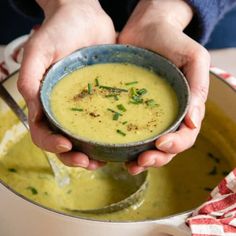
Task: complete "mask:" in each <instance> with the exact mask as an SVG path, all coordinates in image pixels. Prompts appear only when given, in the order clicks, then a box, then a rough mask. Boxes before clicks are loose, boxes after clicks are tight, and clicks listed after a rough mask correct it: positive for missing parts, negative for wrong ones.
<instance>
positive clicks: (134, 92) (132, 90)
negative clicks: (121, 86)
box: [130, 87, 138, 97]
mask: <svg viewBox="0 0 236 236" xmlns="http://www.w3.org/2000/svg"><path fill="white" fill-rule="evenodd" d="M130 95H131V97H133V96H137V95H138V94H137V90H136V88H134V87H132V88H131V89H130Z"/></svg>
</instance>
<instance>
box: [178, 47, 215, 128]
mask: <svg viewBox="0 0 236 236" xmlns="http://www.w3.org/2000/svg"><path fill="white" fill-rule="evenodd" d="M209 67H210V57H209V54H208V52H207V51H206V49H204V48H203V47H202V46H198V47H197V48H196V49H195V51H194V52H193V53H192V55H191V60H188V61H187V63H186V64H185V65H184V66H183V72H184V74H185V75H186V78H187V79H188V82H189V86H190V90H191V100H190V104H189V109H188V113H187V115H186V117H185V123H186V125H187V126H188V127H190V128H196V127H197V126H198V125H200V124H201V121H202V119H203V117H204V114H205V102H206V99H207V95H208V89H209ZM199 121H200V122H199Z"/></svg>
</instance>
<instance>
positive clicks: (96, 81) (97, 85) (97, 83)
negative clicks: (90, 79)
mask: <svg viewBox="0 0 236 236" xmlns="http://www.w3.org/2000/svg"><path fill="white" fill-rule="evenodd" d="M95 85H96V87H99V85H100V84H99V81H98V76H97V77H96V78H95Z"/></svg>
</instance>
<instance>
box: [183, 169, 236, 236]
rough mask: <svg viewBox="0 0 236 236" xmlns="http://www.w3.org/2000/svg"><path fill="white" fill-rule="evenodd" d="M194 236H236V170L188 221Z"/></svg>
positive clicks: (216, 188) (215, 189)
mask: <svg viewBox="0 0 236 236" xmlns="http://www.w3.org/2000/svg"><path fill="white" fill-rule="evenodd" d="M186 223H187V224H188V226H189V227H190V229H191V232H192V235H193V236H203V235H204V236H218V235H219V236H222V235H225V236H236V168H235V169H234V170H233V171H232V172H230V174H229V175H228V176H226V177H225V178H224V179H223V180H222V181H221V182H220V184H219V185H218V186H217V187H215V188H214V189H213V191H212V192H211V197H210V199H209V201H207V202H205V203H203V204H202V205H201V206H200V207H198V208H197V209H196V210H194V211H193V213H192V215H191V216H190V217H189V218H188V219H187V220H186Z"/></svg>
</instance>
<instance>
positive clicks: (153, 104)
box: [145, 99, 157, 107]
mask: <svg viewBox="0 0 236 236" xmlns="http://www.w3.org/2000/svg"><path fill="white" fill-rule="evenodd" d="M145 103H146V104H147V106H149V107H155V106H157V103H156V102H155V100H154V99H149V100H147V101H145Z"/></svg>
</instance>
